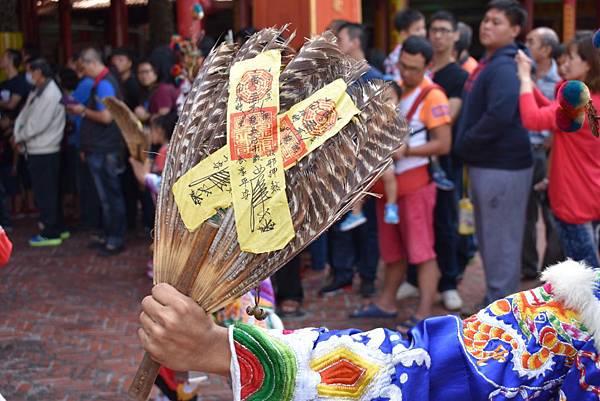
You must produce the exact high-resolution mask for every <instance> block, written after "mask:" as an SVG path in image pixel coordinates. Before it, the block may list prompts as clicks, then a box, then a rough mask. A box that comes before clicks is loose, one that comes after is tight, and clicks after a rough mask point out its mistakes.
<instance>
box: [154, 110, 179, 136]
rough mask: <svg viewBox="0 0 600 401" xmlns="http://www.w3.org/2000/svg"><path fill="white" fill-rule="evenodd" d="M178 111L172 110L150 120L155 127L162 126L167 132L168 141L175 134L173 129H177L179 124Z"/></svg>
mask: <svg viewBox="0 0 600 401" xmlns="http://www.w3.org/2000/svg"><path fill="white" fill-rule="evenodd" d="M177 119H178V116H177V111H176V110H172V111H170V112H169V113H167V114H163V115H159V116H156V117H154V118H152V120H151V121H150V125H151V126H153V127H159V128H162V130H163V132H164V133H165V137H166V138H167V141H170V140H171V136H173V131H174V130H175V125H177Z"/></svg>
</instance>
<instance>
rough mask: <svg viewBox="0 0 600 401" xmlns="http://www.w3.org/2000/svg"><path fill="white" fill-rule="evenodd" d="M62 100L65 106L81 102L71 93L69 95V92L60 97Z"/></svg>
mask: <svg viewBox="0 0 600 401" xmlns="http://www.w3.org/2000/svg"><path fill="white" fill-rule="evenodd" d="M60 102H61V103H62V104H64V105H65V106H69V105H72V104H79V102H78V101H77V100H75V98H74V97H73V96H71V95H69V94H68V93H65V94H64V95H63V97H62V98H61V99H60Z"/></svg>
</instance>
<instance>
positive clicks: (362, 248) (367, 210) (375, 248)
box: [327, 197, 379, 281]
mask: <svg viewBox="0 0 600 401" xmlns="http://www.w3.org/2000/svg"><path fill="white" fill-rule="evenodd" d="M363 213H364V214H365V216H366V218H367V222H366V223H365V224H362V225H360V226H358V227H356V228H354V229H352V230H350V231H341V230H340V223H339V222H338V223H336V224H335V225H333V226H332V228H330V229H329V231H328V237H327V238H328V241H329V247H330V255H331V267H332V269H333V274H334V275H335V278H336V280H338V281H352V277H353V276H354V266H356V267H357V269H358V274H359V275H360V278H361V279H362V280H364V281H373V280H375V277H376V276H377V263H378V262H379V242H378V239H377V215H376V214H375V199H374V198H372V197H369V198H365V203H364V205H363Z"/></svg>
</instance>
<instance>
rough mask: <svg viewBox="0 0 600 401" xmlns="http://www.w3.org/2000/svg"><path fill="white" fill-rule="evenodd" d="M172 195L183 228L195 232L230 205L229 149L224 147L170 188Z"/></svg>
mask: <svg viewBox="0 0 600 401" xmlns="http://www.w3.org/2000/svg"><path fill="white" fill-rule="evenodd" d="M173 195H174V196H175V201H176V202H177V207H178V208H179V214H180V215H181V219H182V220H183V224H185V227H186V228H187V229H188V230H190V231H194V230H196V229H197V228H198V227H200V225H201V224H202V223H204V222H205V221H206V220H207V219H209V218H210V217H212V216H213V215H214V214H215V213H217V211H218V210H219V209H225V208H227V207H228V206H229V205H231V185H230V181H229V149H228V148H227V146H223V147H222V148H221V149H219V150H217V151H216V152H214V153H213V154H211V155H210V156H208V157H207V158H206V159H204V160H202V161H201V162H200V163H198V164H196V165H195V166H194V167H193V168H192V169H190V170H189V171H188V172H187V173H185V174H184V175H183V176H182V177H181V178H179V179H178V180H177V182H175V184H174V185H173Z"/></svg>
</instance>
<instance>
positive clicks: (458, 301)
mask: <svg viewBox="0 0 600 401" xmlns="http://www.w3.org/2000/svg"><path fill="white" fill-rule="evenodd" d="M442 302H443V303H444V307H445V308H446V309H448V310H460V309H461V308H462V306H463V300H462V298H461V297H460V294H459V293H458V291H456V290H448V291H444V292H442Z"/></svg>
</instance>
